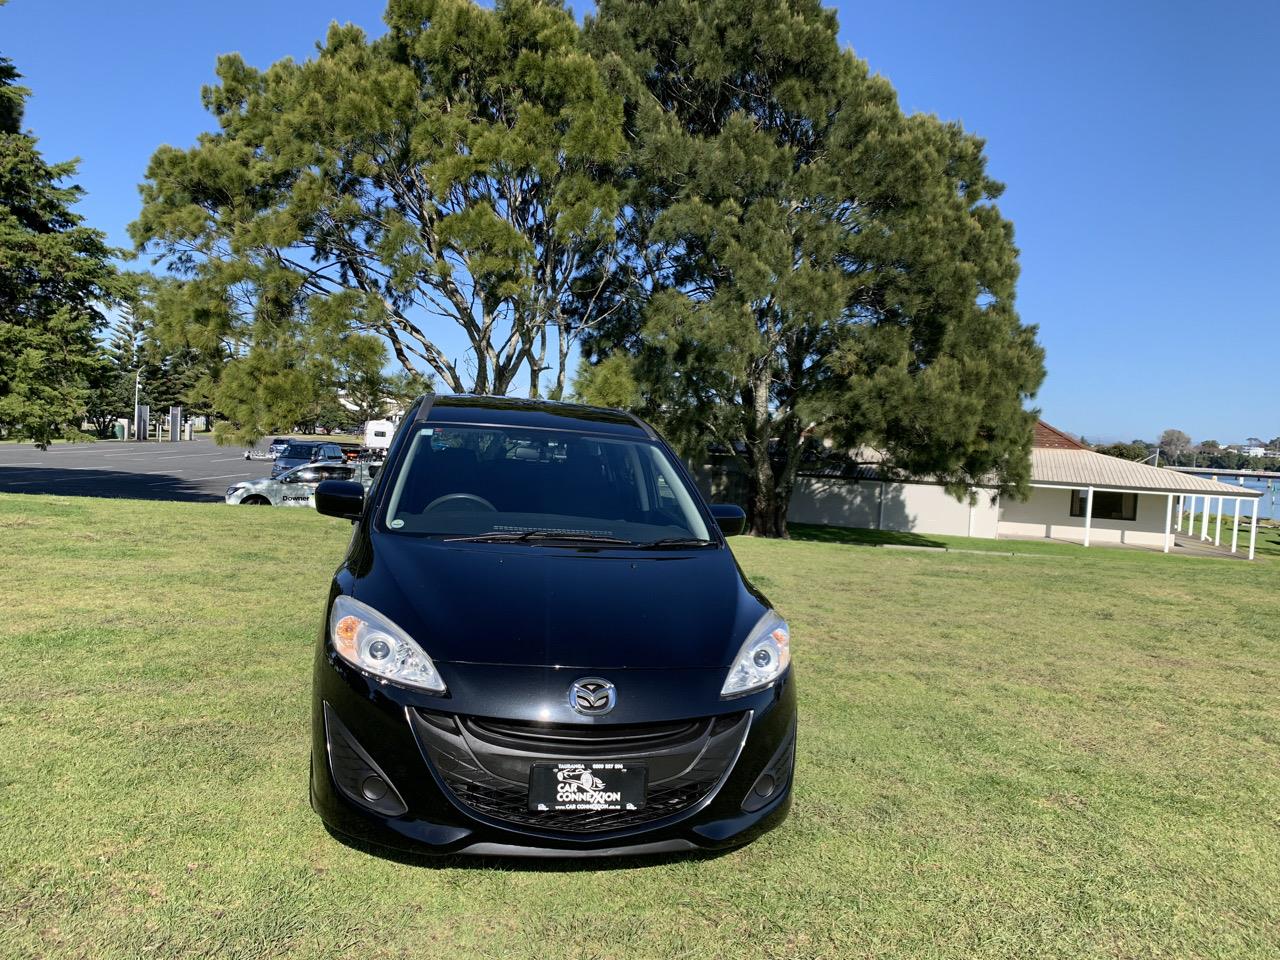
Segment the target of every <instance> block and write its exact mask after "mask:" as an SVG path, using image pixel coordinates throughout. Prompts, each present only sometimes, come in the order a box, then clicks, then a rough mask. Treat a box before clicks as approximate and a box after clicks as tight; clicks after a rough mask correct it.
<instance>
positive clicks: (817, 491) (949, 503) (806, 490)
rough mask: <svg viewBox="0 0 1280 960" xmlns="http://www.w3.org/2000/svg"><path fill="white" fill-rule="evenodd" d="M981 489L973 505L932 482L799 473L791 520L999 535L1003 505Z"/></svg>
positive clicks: (862, 526) (911, 530)
mask: <svg viewBox="0 0 1280 960" xmlns="http://www.w3.org/2000/svg"><path fill="white" fill-rule="evenodd" d="M977 493H978V502H977V503H976V504H975V505H973V506H972V507H970V505H969V504H968V503H967V502H965V501H958V500H956V498H955V497H953V496H951V494H949V493H947V491H946V490H944V489H943V488H942V487H940V486H938V485H936V484H931V483H885V484H882V483H880V481H878V480H861V481H849V480H837V479H831V478H827V477H799V478H797V480H796V485H795V492H794V493H793V495H792V497H791V508H790V509H789V510H788V511H787V520H789V521H791V522H793V523H821V524H828V525H831V526H837V527H861V528H864V529H870V530H876V529H885V530H893V531H897V532H901V533H935V534H942V535H950V536H956V537H966V536H970V535H971V531H972V536H975V537H990V538H994V537H995V536H996V529H997V524H998V522H999V509H998V506H997V505H996V504H993V503H992V502H991V494H990V492H989V491H986V490H979V491H977ZM882 498H883V501H884V507H883V512H882V511H881V499H882ZM881 517H883V521H884V522H883V525H882V524H881V522H880V520H881Z"/></svg>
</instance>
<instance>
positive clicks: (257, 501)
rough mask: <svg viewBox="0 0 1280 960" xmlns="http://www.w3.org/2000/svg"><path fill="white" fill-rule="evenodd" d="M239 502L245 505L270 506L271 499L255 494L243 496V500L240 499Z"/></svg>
mask: <svg viewBox="0 0 1280 960" xmlns="http://www.w3.org/2000/svg"><path fill="white" fill-rule="evenodd" d="M240 504H241V506H246V507H269V506H271V501H270V500H268V499H267V498H266V497H259V496H257V495H255V496H252V497H245V498H244V499H243V500H241V501H240Z"/></svg>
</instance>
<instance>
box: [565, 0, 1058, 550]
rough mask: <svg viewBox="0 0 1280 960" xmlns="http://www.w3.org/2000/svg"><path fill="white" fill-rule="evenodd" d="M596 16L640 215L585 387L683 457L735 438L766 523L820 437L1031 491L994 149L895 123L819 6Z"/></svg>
mask: <svg viewBox="0 0 1280 960" xmlns="http://www.w3.org/2000/svg"><path fill="white" fill-rule="evenodd" d="M598 11H599V13H598V16H597V17H595V18H593V19H591V20H589V22H588V35H589V36H590V37H591V38H592V47H591V48H592V50H593V52H594V53H595V54H596V55H597V57H598V58H600V59H601V60H602V61H605V62H606V63H608V64H609V69H610V71H611V75H612V76H613V77H614V78H615V80H616V84H617V86H618V89H619V90H620V91H621V92H622V93H623V94H624V95H625V97H626V103H627V115H628V130H629V131H631V133H632V136H633V142H632V143H631V150H630V156H631V158H632V164H633V166H632V168H631V169H630V170H629V171H628V172H629V174H630V176H631V182H632V183H633V185H634V186H633V189H632V191H631V193H630V195H629V197H628V200H627V205H628V208H629V209H631V210H633V211H634V212H635V215H634V217H633V218H632V220H631V222H630V224H629V226H630V229H629V232H628V233H627V234H626V239H627V241H628V244H627V248H626V252H627V254H628V257H627V259H626V262H625V265H624V267H623V268H622V269H618V270H614V271H613V273H612V275H613V278H614V279H613V281H612V282H611V284H610V285H609V287H608V291H609V294H610V295H611V296H613V297H615V298H616V299H617V301H618V309H616V310H615V311H614V312H613V313H612V314H610V315H609V319H608V322H607V323H604V324H601V325H600V326H598V328H597V329H596V330H595V331H594V332H593V334H592V335H591V337H590V339H589V341H588V343H587V345H586V348H585V353H586V357H587V359H588V361H589V364H590V365H588V366H587V367H585V368H584V370H583V373H582V383H581V392H582V393H583V394H584V395H585V396H587V397H588V398H595V397H598V396H603V395H609V396H611V397H613V398H614V399H617V398H618V397H619V396H625V395H626V394H627V393H628V392H631V393H633V394H635V395H637V396H638V398H639V408H640V409H641V410H642V412H644V413H646V414H647V415H649V416H650V417H652V418H655V419H657V420H659V421H660V422H661V423H662V424H663V426H664V427H665V428H666V429H667V430H668V432H670V433H673V434H674V435H676V436H677V437H679V438H683V440H684V441H685V444H686V446H687V447H688V448H689V449H690V450H691V452H692V451H693V450H694V449H695V447H696V446H698V445H700V446H701V447H702V452H705V448H706V444H707V443H708V441H718V443H719V444H720V445H721V447H722V448H723V449H726V450H728V451H731V452H733V453H734V454H735V455H737V456H738V457H739V459H740V460H741V461H742V464H743V467H744V472H745V474H746V478H747V482H748V488H749V492H750V495H749V502H748V503H747V510H748V517H749V519H750V522H751V527H752V529H753V531H754V532H756V533H758V534H762V535H766V536H785V535H786V514H787V506H788V503H789V501H790V497H791V491H792V487H793V485H794V482H795V479H796V476H797V473H798V470H799V468H800V465H801V462H802V459H803V458H804V456H805V455H806V452H807V451H808V450H809V449H810V448H811V446H812V445H813V444H814V443H815V442H816V441H817V440H818V439H820V438H825V439H830V440H832V441H834V442H835V443H836V445H837V446H840V447H854V446H858V445H861V444H868V443H869V444H873V445H875V446H877V447H878V448H880V449H881V450H882V451H884V453H885V454H886V455H887V457H888V459H887V460H886V462H885V464H884V465H883V469H885V470H886V471H889V472H893V471H901V472H905V473H911V474H916V475H919V474H927V475H929V476H931V477H933V478H935V479H937V480H939V481H941V482H943V483H944V484H946V485H947V486H948V487H949V488H950V489H951V490H952V491H953V492H955V493H957V494H958V495H963V494H964V492H965V491H967V490H968V489H969V488H970V486H971V485H972V484H974V483H976V482H979V481H981V482H987V483H993V484H994V485H996V486H997V487H999V488H1000V489H1001V490H1004V491H1006V492H1012V493H1016V492H1019V491H1022V490H1023V489H1025V483H1026V481H1027V479H1028V478H1027V473H1028V455H1027V451H1028V449H1029V446H1030V442H1031V429H1032V424H1033V419H1034V418H1033V416H1032V415H1031V414H1030V413H1029V412H1027V411H1026V410H1024V402H1025V401H1026V400H1027V398H1028V397H1029V396H1031V394H1032V393H1033V392H1034V390H1035V389H1037V387H1038V385H1039V383H1040V381H1041V379H1042V377H1043V354H1042V351H1041V350H1040V348H1039V347H1038V346H1037V345H1036V343H1035V337H1034V329H1033V328H1030V327H1025V326H1023V325H1021V323H1020V322H1019V320H1018V317H1017V314H1016V313H1015V312H1014V309H1013V294H1014V281H1015V278H1016V276H1017V260H1016V249H1015V248H1014V246H1013V242H1012V227H1011V226H1010V225H1009V224H1008V222H1007V221H1005V220H1003V219H1002V218H1001V216H1000V214H999V212H998V210H997V209H996V207H995V205H994V202H993V201H994V199H995V198H996V197H997V196H998V195H999V193H1000V190H1001V187H1000V185H999V184H997V183H995V182H994V181H992V180H991V179H990V178H989V177H988V176H987V174H986V171H985V158H984V157H983V154H982V149H983V145H982V142H981V141H980V140H978V139H976V138H974V137H972V136H969V135H967V134H965V133H964V132H963V131H962V130H961V129H960V128H959V127H958V126H956V125H954V124H944V123H941V122H939V121H938V120H936V119H934V118H932V117H923V116H911V117H908V116H904V115H903V114H902V112H901V110H900V109H899V107H898V105H897V101H896V97H895V94H894V92H893V90H892V88H891V87H890V85H889V84H888V82H887V81H885V80H884V79H882V78H879V77H873V76H871V75H870V73H869V71H868V69H867V66H866V64H865V63H863V62H862V61H860V60H858V59H857V58H856V57H854V56H853V54H852V53H851V52H849V51H846V50H842V49H841V48H840V46H839V44H838V42H837V40H836V20H835V16H834V14H833V13H832V12H831V11H829V10H826V9H824V8H823V7H822V6H821V5H820V4H819V3H818V2H817V0H766V2H761V3H753V4H742V3H737V2H733V0H665V2H663V3H660V4H651V3H647V2H641V0H601V2H600V3H599V4H598Z"/></svg>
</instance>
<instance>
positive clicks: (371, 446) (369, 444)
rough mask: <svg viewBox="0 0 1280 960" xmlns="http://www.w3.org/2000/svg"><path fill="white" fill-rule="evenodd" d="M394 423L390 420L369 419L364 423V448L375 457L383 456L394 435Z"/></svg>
mask: <svg viewBox="0 0 1280 960" xmlns="http://www.w3.org/2000/svg"><path fill="white" fill-rule="evenodd" d="M395 432H396V425H395V424H394V423H392V422H391V421H390V420H370V421H368V422H367V423H366V424H365V425H364V449H365V450H366V451H368V452H369V453H371V454H373V455H374V456H375V457H385V456H386V455H387V448H388V447H389V446H391V438H392V437H393V436H394V435H395Z"/></svg>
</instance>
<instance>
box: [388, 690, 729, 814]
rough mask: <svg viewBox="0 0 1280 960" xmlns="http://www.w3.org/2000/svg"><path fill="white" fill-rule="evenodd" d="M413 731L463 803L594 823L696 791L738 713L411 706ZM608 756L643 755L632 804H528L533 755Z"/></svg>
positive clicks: (712, 770)
mask: <svg viewBox="0 0 1280 960" xmlns="http://www.w3.org/2000/svg"><path fill="white" fill-rule="evenodd" d="M411 716H412V718H413V726H414V731H415V733H416V734H417V736H418V740H419V742H420V743H421V744H422V747H423V749H424V751H425V752H426V754H427V756H428V758H429V759H430V760H431V763H432V765H433V766H434V767H435V768H436V770H437V771H438V772H439V774H440V776H441V778H442V779H443V780H444V782H445V784H446V786H447V787H448V788H449V790H450V791H451V792H452V793H453V796H454V797H455V798H456V799H457V800H458V802H459V803H461V804H462V805H463V806H464V807H467V808H469V809H471V810H473V811H475V812H476V813H480V814H483V815H485V816H488V817H491V818H493V819H495V820H502V821H506V822H509V823H514V824H518V825H520V826H522V827H533V828H536V829H540V830H545V831H547V832H558V833H598V832H602V831H607V830H622V829H626V828H628V827H634V826H639V825H642V824H647V823H654V822H656V821H658V820H662V819H665V818H667V817H672V816H676V815H677V814H680V813H683V812H685V811H687V810H689V809H690V808H691V807H693V806H695V805H697V804H698V803H699V802H700V801H702V800H703V799H704V798H706V797H707V796H708V795H709V794H710V793H711V792H712V791H713V790H714V789H715V788H716V787H717V786H718V784H719V783H720V781H721V780H722V779H723V777H724V775H725V774H726V773H727V772H728V770H729V767H730V765H731V764H732V763H733V761H734V758H735V757H736V756H737V754H738V749H739V748H740V746H741V744H742V739H743V735H744V734H745V732H746V726H747V724H748V723H749V721H750V714H748V713H734V714H728V715H724V716H718V717H706V718H703V719H698V720H685V721H678V722H674V723H661V724H633V725H622V724H535V723H520V722H513V721H509V720H486V719H477V718H471V717H454V716H452V715H449V714H442V713H431V712H429V711H425V710H418V711H415V712H413V713H412V714H411ZM605 758H607V759H609V760H617V761H627V760H630V761H632V762H635V763H641V762H643V763H645V764H646V765H647V766H648V768H649V786H648V791H647V794H646V798H645V806H644V807H643V808H642V809H640V810H598V811H592V810H573V811H556V810H545V811H533V810H530V809H529V808H528V804H529V769H530V768H531V767H532V766H533V765H534V764H535V763H556V762H564V761H573V760H599V759H605Z"/></svg>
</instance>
